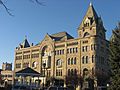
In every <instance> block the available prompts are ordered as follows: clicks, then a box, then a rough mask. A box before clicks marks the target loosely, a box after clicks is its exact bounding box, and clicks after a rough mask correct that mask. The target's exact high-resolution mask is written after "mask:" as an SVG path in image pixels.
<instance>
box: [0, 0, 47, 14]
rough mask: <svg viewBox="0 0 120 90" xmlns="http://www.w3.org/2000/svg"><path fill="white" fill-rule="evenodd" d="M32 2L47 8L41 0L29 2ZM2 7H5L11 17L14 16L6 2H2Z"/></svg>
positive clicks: (0, 1) (0, 3)
mask: <svg viewBox="0 0 120 90" xmlns="http://www.w3.org/2000/svg"><path fill="white" fill-rule="evenodd" d="M29 1H30V2H32V3H37V4H39V5H41V6H45V5H44V2H42V1H40V0H29ZM0 5H1V6H3V7H4V9H5V10H6V12H7V13H8V14H9V15H10V16H14V15H13V14H12V13H11V10H10V9H9V8H8V7H7V5H6V4H5V2H4V1H3V0H0Z"/></svg>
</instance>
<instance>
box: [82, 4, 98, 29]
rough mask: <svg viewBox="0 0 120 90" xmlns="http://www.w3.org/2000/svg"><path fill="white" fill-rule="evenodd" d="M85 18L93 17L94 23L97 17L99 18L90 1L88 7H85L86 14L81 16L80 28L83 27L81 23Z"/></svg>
mask: <svg viewBox="0 0 120 90" xmlns="http://www.w3.org/2000/svg"><path fill="white" fill-rule="evenodd" d="M86 18H88V19H93V20H94V21H95V23H96V22H97V19H98V18H99V17H98V15H97V13H96V11H95V9H94V7H93V5H92V3H90V5H89V7H88V9H87V12H86V14H85V16H84V18H83V21H82V23H81V25H80V28H82V27H83V23H84V21H85V20H86Z"/></svg>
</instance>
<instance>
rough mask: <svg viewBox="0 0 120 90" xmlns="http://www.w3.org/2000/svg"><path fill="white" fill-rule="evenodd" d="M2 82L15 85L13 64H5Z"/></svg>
mask: <svg viewBox="0 0 120 90" xmlns="http://www.w3.org/2000/svg"><path fill="white" fill-rule="evenodd" d="M1 76H2V80H3V81H4V82H6V83H7V84H13V71H12V63H7V62H6V63H3V64H2V71H1Z"/></svg>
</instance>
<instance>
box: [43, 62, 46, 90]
mask: <svg viewBox="0 0 120 90" xmlns="http://www.w3.org/2000/svg"><path fill="white" fill-rule="evenodd" d="M45 66H46V63H43V68H44V72H43V90H44V87H45V86H44V84H45V83H44V77H45Z"/></svg>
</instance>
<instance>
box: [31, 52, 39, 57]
mask: <svg viewBox="0 0 120 90" xmlns="http://www.w3.org/2000/svg"><path fill="white" fill-rule="evenodd" d="M31 58H39V53H35V54H32V55H31Z"/></svg>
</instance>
